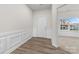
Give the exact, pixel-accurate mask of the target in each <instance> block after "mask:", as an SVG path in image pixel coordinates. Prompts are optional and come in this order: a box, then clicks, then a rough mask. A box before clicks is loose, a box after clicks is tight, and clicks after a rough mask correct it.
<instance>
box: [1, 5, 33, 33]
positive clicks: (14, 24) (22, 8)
mask: <svg viewBox="0 0 79 59" xmlns="http://www.w3.org/2000/svg"><path fill="white" fill-rule="evenodd" d="M22 29H23V30H24V29H25V30H26V31H32V10H31V9H29V8H28V7H27V5H20V4H17V5H16V4H14V5H12V4H10V5H6V4H3V5H0V32H8V31H15V30H22Z"/></svg>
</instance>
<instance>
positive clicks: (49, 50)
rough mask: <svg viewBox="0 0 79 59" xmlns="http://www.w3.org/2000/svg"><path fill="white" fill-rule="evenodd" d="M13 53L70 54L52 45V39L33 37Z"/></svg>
mask: <svg viewBox="0 0 79 59" xmlns="http://www.w3.org/2000/svg"><path fill="white" fill-rule="evenodd" d="M11 54H68V52H66V51H64V50H62V49H61V48H55V47H54V46H52V45H51V40H50V39H47V38H40V37H33V38H31V39H30V40H29V41H28V42H27V43H24V44H23V45H22V46H20V47H19V48H17V49H16V50H15V51H13V52H12V53H11Z"/></svg>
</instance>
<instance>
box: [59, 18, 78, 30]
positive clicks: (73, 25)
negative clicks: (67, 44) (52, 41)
mask: <svg viewBox="0 0 79 59" xmlns="http://www.w3.org/2000/svg"><path fill="white" fill-rule="evenodd" d="M60 24H61V25H60V29H61V30H70V31H71V30H77V31H78V30H79V18H77V17H68V18H65V19H60Z"/></svg>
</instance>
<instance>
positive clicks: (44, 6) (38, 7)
mask: <svg viewBox="0 0 79 59" xmlns="http://www.w3.org/2000/svg"><path fill="white" fill-rule="evenodd" d="M28 6H29V7H30V8H31V9H32V10H41V9H47V8H51V4H28Z"/></svg>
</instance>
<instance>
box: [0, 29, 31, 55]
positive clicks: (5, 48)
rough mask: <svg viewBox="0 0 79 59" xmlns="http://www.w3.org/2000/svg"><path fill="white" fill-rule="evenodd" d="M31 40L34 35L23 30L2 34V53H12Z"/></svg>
mask: <svg viewBox="0 0 79 59" xmlns="http://www.w3.org/2000/svg"><path fill="white" fill-rule="evenodd" d="M30 38H32V33H27V32H26V31H23V30H20V31H13V32H5V33H0V53H1V54H4V53H11V52H12V51H14V50H15V49H16V48H18V47H19V46H21V45H22V44H23V43H25V42H26V41H28V40H29V39H30Z"/></svg>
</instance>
